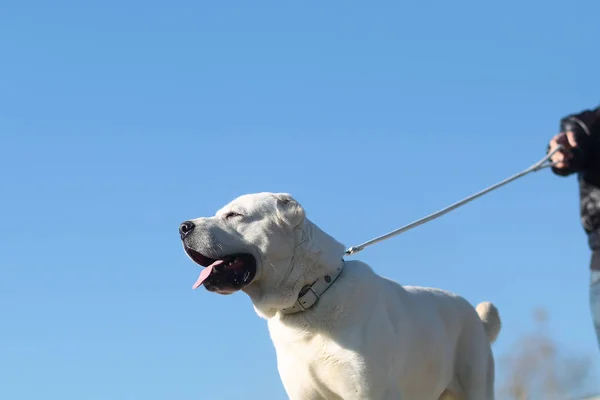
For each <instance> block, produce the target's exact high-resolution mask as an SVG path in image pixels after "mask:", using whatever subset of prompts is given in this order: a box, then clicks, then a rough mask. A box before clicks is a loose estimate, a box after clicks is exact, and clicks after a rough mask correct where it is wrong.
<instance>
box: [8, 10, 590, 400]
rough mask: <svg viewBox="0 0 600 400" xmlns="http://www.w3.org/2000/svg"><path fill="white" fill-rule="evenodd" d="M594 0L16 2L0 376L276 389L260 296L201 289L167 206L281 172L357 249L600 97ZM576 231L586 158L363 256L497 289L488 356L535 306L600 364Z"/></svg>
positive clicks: (460, 193)
mask: <svg viewBox="0 0 600 400" xmlns="http://www.w3.org/2000/svg"><path fill="white" fill-rule="evenodd" d="M400 3H402V4H400ZM167 4H168V5H167ZM568 4H570V5H568ZM574 9H575V10H574ZM599 13H600V3H598V2H597V1H592V0H588V1H573V2H567V1H560V2H547V1H539V0H538V1H531V2H523V3H521V2H518V1H515V0H509V1H504V2H500V3H498V2H475V1H467V2H442V1H438V2H432V1H427V2H419V3H418V4H417V2H397V1H381V2H376V3H367V2H360V3H359V2H354V3H349V2H343V1H329V2H314V1H313V2H298V1H296V2H291V1H259V2H256V1H254V2H251V1H238V2H232V1H211V2H205V1H200V2H197V1H173V2H169V3H167V2H157V1H136V0H133V1H132V0H126V1H113V0H108V1H101V2H82V1H61V0H58V1H52V2H42V1H15V0H5V1H4V2H3V3H2V11H0V51H1V53H0V60H1V61H0V187H1V197H0V247H1V251H0V268H1V269H0V398H3V399H11V400H21V399H22V400H29V399H41V398H43V399H48V400H54V399H56V400H105V399H111V400H137V399H144V400H172V399H178V400H188V399H189V400H191V399H206V400H210V399H258V398H267V399H284V398H285V393H284V391H283V389H282V386H281V384H280V381H279V377H278V374H277V370H276V364H275V353H274V350H273V348H272V345H271V342H270V340H269V337H268V333H267V327H266V323H265V321H263V320H260V319H259V318H258V317H257V316H256V315H255V314H254V311H253V309H252V307H251V303H250V301H249V300H248V298H246V296H245V295H244V294H241V293H240V294H236V295H234V296H229V297H221V296H218V295H214V294H209V293H208V292H206V291H204V290H199V291H192V290H191V285H192V283H193V282H194V281H195V279H196V277H197V274H198V272H199V270H198V267H197V266H196V265H194V264H193V263H192V262H191V261H189V260H188V259H187V258H186V256H185V255H184V253H183V251H182V249H181V245H180V241H179V237H178V233H177V227H178V225H179V223H180V222H181V221H183V220H185V219H187V218H190V217H197V216H202V215H207V214H212V213H213V212H214V211H216V209H217V208H219V207H220V206H221V205H223V204H225V203H226V202H228V201H229V200H231V199H232V198H234V197H235V196H237V195H240V194H244V193H247V192H257V191H286V192H290V193H292V194H293V195H294V196H295V197H297V198H298V199H299V200H300V201H301V202H302V203H303V204H304V205H305V207H306V208H307V210H308V214H309V216H310V217H311V218H312V219H313V220H314V221H316V222H317V223H318V224H319V225H321V226H322V227H323V228H324V229H326V230H327V231H328V232H330V233H332V234H333V235H334V236H336V237H337V238H338V239H339V240H341V241H342V242H344V243H345V244H346V245H348V246H349V245H354V244H358V243H360V242H362V241H364V240H366V239H369V238H371V237H373V236H375V235H379V234H382V233H384V232H387V231H388V230H391V229H394V228H396V227H398V226H400V225H403V224H405V223H407V222H410V221H412V220H414V219H417V218H419V217H421V216H423V215H425V214H428V213H429V212H432V211H434V210H436V209H438V208H440V207H443V206H445V205H447V204H449V203H451V202H454V201H456V200H458V199H460V198H462V197H464V196H466V195H468V194H470V193H472V192H474V191H477V190H479V189H481V188H483V187H485V186H487V185H489V184H492V183H494V182H496V181H497V180H500V179H502V178H504V177H506V176H508V175H510V174H512V173H514V172H517V171H519V170H521V169H523V168H525V167H527V166H529V165H530V164H531V163H533V162H535V161H536V160H537V159H539V158H540V157H542V156H543V154H544V151H545V147H546V143H547V141H548V139H549V138H550V137H551V136H552V135H553V134H554V133H555V132H556V131H557V126H558V119H559V118H560V117H561V116H563V115H564V114H566V113H569V112H571V111H578V110H580V109H583V108H587V107H592V106H594V105H596V104H597V103H598V102H599V101H600V99H599V96H598V95H599V93H600V81H599V80H598V79H597V77H598V65H599V63H600V56H599V55H598V51H597V38H598V37H600V28H598V25H597V24H595V23H594V21H596V18H595V17H594V16H597V15H598V14H599ZM586 246H587V245H586V242H585V236H584V234H583V231H582V229H581V227H580V225H579V220H578V200H577V186H576V181H575V180H574V179H559V178H555V177H553V176H552V175H551V174H550V173H549V172H548V171H544V172H540V173H538V174H536V175H533V176H529V177H527V178H524V179H522V180H520V181H518V182H516V183H513V184H512V185H510V186H508V187H505V188H503V189H502V190H500V191H498V192H495V193H493V194H491V195H489V196H487V197H485V198H482V199H480V200H478V201H477V202H475V203H472V204H471V205H469V206H467V207H465V208H462V209H460V210H458V211H456V212H454V213H452V214H450V215H448V216H446V217H444V218H443V219H440V220H438V221H436V222H433V223H431V224H428V225H426V226H423V227H421V228H419V229H417V230H414V231H411V232H410V233H407V234H405V235H403V236H401V237H397V238H395V239H393V240H390V241H388V242H385V243H382V244H379V245H377V246H375V247H372V248H370V249H368V250H366V251H364V253H361V254H360V256H359V257H360V258H361V259H363V260H364V261H367V262H369V263H371V264H372V267H373V268H374V269H375V270H376V271H377V272H378V273H380V274H382V275H385V276H388V277H390V278H393V279H396V280H397V281H399V282H401V283H403V284H416V285H425V286H435V287H440V288H444V289H449V290H452V291H455V292H457V293H460V294H462V295H463V296H465V297H466V298H467V299H469V300H470V301H471V302H473V303H477V302H479V301H481V300H491V301H493V302H495V303H496V304H497V305H498V307H499V309H500V311H501V313H502V317H503V321H504V328H503V331H502V333H501V335H500V338H499V340H498V342H497V344H496V345H495V347H494V350H495V353H496V355H497V356H498V357H500V356H501V355H502V354H503V353H505V352H506V351H507V350H508V349H509V348H510V346H511V345H512V344H513V343H514V341H515V340H516V339H517V338H518V337H519V336H520V335H521V334H522V333H523V332H525V331H526V330H527V329H529V328H530V326H531V324H530V315H531V312H532V310H533V309H534V308H535V307H538V306H543V307H546V308H548V310H549V311H550V313H551V327H552V329H553V334H554V335H555V336H556V337H557V339H558V340H560V341H561V343H563V344H564V346H565V348H567V349H570V350H573V351H575V352H578V353H589V354H590V355H593V356H594V357H595V360H596V361H600V352H598V350H597V348H596V343H595V339H594V336H593V333H592V325H591V322H590V318H589V311H588V303H587V296H588V293H587V284H588V257H589V254H588V249H587V247H586ZM207 337H210V343H211V345H209V346H207V345H206V344H205V343H206V342H207ZM597 371H598V370H597Z"/></svg>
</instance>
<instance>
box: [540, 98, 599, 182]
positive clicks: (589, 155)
mask: <svg viewBox="0 0 600 400" xmlns="http://www.w3.org/2000/svg"><path fill="white" fill-rule="evenodd" d="M558 145H561V146H562V150H561V151H559V152H557V153H555V155H554V156H553V157H552V161H553V162H554V163H555V165H554V166H553V167H552V171H553V172H554V173H555V174H557V175H560V176H568V175H571V174H573V173H576V172H584V171H586V170H588V169H589V168H591V167H592V166H593V165H597V163H598V160H597V155H598V154H600V152H599V150H600V107H598V108H595V109H591V110H584V111H582V112H579V113H576V114H570V115H567V116H566V117H564V118H562V119H561V121H560V133H559V134H558V135H556V136H555V137H554V138H552V140H551V141H550V145H549V148H548V149H549V151H551V150H553V149H555V148H556V147H557V146H558Z"/></svg>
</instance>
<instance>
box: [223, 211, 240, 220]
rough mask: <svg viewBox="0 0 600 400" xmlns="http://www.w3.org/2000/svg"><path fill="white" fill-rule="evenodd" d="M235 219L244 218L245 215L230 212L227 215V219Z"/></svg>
mask: <svg viewBox="0 0 600 400" xmlns="http://www.w3.org/2000/svg"><path fill="white" fill-rule="evenodd" d="M235 217H243V215H242V214H240V213H236V212H235V211H229V212H228V213H227V214H225V219H231V218H235Z"/></svg>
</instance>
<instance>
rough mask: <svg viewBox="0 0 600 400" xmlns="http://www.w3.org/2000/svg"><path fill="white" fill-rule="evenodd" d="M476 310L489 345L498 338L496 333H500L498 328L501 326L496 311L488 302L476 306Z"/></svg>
mask: <svg viewBox="0 0 600 400" xmlns="http://www.w3.org/2000/svg"><path fill="white" fill-rule="evenodd" d="M476 310H477V314H479V318H480V319H481V322H483V327H484V328H485V333H486V334H487V337H488V340H489V341H490V343H494V342H495V341H496V338H497V337H498V333H500V327H501V326H502V323H501V321H500V314H499V313H498V309H497V308H496V306H495V305H493V304H492V303H490V302H489V301H484V302H481V303H479V304H478V305H477V308H476Z"/></svg>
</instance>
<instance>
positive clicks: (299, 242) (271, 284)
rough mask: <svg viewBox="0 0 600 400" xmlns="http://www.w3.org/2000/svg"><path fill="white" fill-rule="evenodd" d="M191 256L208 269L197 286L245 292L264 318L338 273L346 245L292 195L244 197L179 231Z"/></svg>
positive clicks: (221, 292) (211, 289) (187, 222)
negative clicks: (312, 218) (318, 223)
mask: <svg viewBox="0 0 600 400" xmlns="http://www.w3.org/2000/svg"><path fill="white" fill-rule="evenodd" d="M179 232H180V235H181V240H182V242H183V247H184V249H185V252H186V253H187V255H188V256H189V257H190V258H191V259H192V260H193V261H194V262H196V263H197V264H200V265H201V266H202V267H204V269H203V271H202V272H201V274H200V277H199V278H198V280H197V281H196V284H195V285H194V288H197V287H199V286H202V285H203V286H204V287H205V288H206V289H207V290H209V291H211V292H216V293H220V294H231V293H233V292H236V291H238V290H244V291H245V292H246V293H248V294H249V295H250V297H251V298H252V301H253V302H254V305H255V307H256V308H257V311H258V312H259V314H261V315H262V316H269V315H272V314H274V313H275V312H276V311H277V310H278V309H283V308H287V307H290V306H292V305H293V304H294V302H295V301H296V299H297V297H298V294H299V292H300V290H301V289H302V287H303V286H305V285H307V284H311V283H312V282H314V281H315V280H316V279H317V278H319V277H320V276H322V275H324V274H326V273H329V272H331V271H334V270H335V269H336V268H338V267H339V265H340V264H341V263H342V257H343V254H344V246H343V245H342V244H340V243H338V242H337V241H336V240H334V239H333V238H332V237H330V236H329V235H327V234H325V233H324V232H323V231H321V230H320V229H319V228H318V227H317V226H316V225H314V224H313V223H312V222H310V221H309V220H308V219H307V218H306V215H305V212H304V209H303V208H302V206H301V205H300V204H299V203H298V202H297V201H296V200H294V199H293V198H292V197H291V196H290V195H289V194H285V193H257V194H249V195H244V196H241V197H238V198H237V199H235V200H234V201H232V202H231V203H229V204H228V205H226V206H225V207H223V208H222V209H220V210H219V211H217V213H216V214H215V216H213V217H209V218H198V219H194V220H189V221H185V222H184V223H182V224H181V226H180V229H179Z"/></svg>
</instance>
